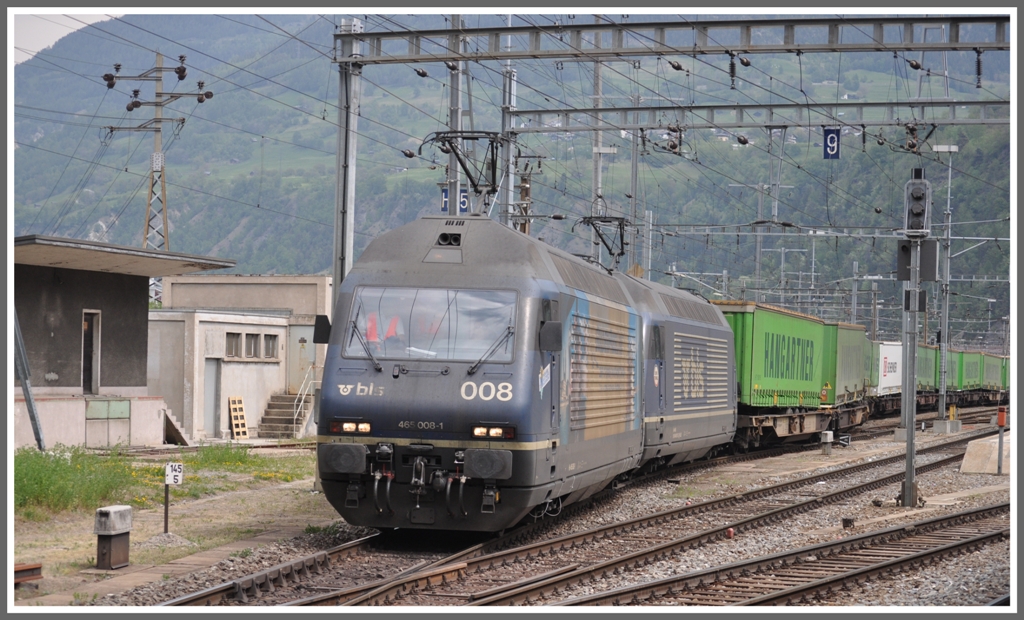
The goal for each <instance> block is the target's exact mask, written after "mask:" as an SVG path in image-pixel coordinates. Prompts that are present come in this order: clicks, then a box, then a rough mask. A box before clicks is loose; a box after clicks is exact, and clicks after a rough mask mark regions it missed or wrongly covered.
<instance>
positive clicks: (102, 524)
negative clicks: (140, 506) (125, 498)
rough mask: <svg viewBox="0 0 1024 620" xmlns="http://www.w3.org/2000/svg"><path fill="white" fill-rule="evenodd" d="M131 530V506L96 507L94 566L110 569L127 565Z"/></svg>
mask: <svg viewBox="0 0 1024 620" xmlns="http://www.w3.org/2000/svg"><path fill="white" fill-rule="evenodd" d="M131 530H132V507H131V506H104V507H103V508H97V509H96V522H95V527H94V528H93V531H94V532H95V534H96V568H98V569H100V570H112V569H115V568H121V567H124V566H128V548H129V537H130V535H131Z"/></svg>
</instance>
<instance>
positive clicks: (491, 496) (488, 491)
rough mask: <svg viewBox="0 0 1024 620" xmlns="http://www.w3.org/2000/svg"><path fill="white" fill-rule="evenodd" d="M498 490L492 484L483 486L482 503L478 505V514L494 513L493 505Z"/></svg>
mask: <svg viewBox="0 0 1024 620" xmlns="http://www.w3.org/2000/svg"><path fill="white" fill-rule="evenodd" d="M497 497H498V489H496V488H495V487H494V485H493V484H488V485H486V486H484V496H483V502H482V503H481V505H480V512H482V513H484V514H493V513H494V503H495V502H496V501H497Z"/></svg>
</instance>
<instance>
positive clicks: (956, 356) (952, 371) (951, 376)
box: [935, 349, 960, 393]
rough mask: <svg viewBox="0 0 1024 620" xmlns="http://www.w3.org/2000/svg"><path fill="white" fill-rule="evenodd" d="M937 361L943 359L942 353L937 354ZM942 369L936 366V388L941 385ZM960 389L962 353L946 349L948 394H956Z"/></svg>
mask: <svg viewBox="0 0 1024 620" xmlns="http://www.w3.org/2000/svg"><path fill="white" fill-rule="evenodd" d="M936 359H938V360H941V359H942V352H941V351H940V352H939V353H937V354H936ZM941 380H942V367H941V366H940V365H939V364H938V362H936V364H935V386H936V389H937V388H938V386H939V385H941V383H940V381H941ZM959 389H960V352H959V351H954V350H953V349H946V392H947V393H948V392H956V391H957V390H959Z"/></svg>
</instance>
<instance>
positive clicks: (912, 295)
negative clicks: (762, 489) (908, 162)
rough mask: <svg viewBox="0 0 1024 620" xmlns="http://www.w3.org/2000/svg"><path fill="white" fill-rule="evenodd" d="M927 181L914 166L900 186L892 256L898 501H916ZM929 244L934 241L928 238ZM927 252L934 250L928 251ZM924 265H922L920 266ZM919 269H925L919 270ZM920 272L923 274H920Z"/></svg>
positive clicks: (931, 267) (929, 272)
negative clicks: (898, 345) (896, 313)
mask: <svg viewBox="0 0 1024 620" xmlns="http://www.w3.org/2000/svg"><path fill="white" fill-rule="evenodd" d="M931 202H932V189H931V184H930V183H928V181H926V180H925V178H924V169H923V168H914V170H913V172H912V174H911V179H910V180H909V181H907V184H906V185H905V186H904V206H905V210H906V219H905V223H904V226H903V234H904V236H905V237H906V240H905V241H903V240H901V241H900V242H899V247H898V251H897V257H896V274H897V278H898V279H900V280H904V281H905V284H904V286H903V388H902V390H903V402H902V407H901V409H902V411H903V415H902V421H903V427H904V429H905V430H906V434H907V470H906V477H905V478H904V480H903V490H902V493H901V494H900V496H901V498H902V505H903V506H905V507H913V506H916V505H917V500H918V498H917V482H916V480H915V479H914V433H915V430H916V429H915V428H914V427H915V425H916V418H917V313H918V312H924V311H925V310H926V299H925V291H924V290H923V289H922V288H921V280H922V279H925V280H929V279H931V280H934V279H935V277H936V275H937V274H936V273H935V271H936V269H937V267H938V265H937V262H935V261H931V263H934V264H925V265H922V261H921V254H922V253H921V246H922V243H929V242H928V241H926V238H927V237H928V233H929V229H930V228H931ZM930 243H931V245H934V244H935V241H931V242H930ZM928 253H929V255H931V254H934V252H928ZM922 268H924V269H922ZM922 271H925V272H926V273H924V274H922ZM922 276H924V277H922Z"/></svg>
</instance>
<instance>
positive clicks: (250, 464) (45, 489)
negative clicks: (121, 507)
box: [14, 444, 316, 521]
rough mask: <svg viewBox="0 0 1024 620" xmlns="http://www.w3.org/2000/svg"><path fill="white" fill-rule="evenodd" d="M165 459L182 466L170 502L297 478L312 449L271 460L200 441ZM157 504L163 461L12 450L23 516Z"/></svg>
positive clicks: (305, 472) (308, 466)
mask: <svg viewBox="0 0 1024 620" xmlns="http://www.w3.org/2000/svg"><path fill="white" fill-rule="evenodd" d="M167 460H168V461H172V460H175V461H180V462H182V463H184V465H185V480H184V483H183V484H181V485H176V486H172V487H171V501H174V500H177V499H198V498H200V497H204V496H208V495H212V494H215V493H220V492H225V491H234V490H238V489H239V488H241V487H243V486H250V485H257V486H259V485H261V484H263V483H267V482H270V483H283V482H291V481H294V480H299V479H302V478H306V477H309V476H311V475H312V474H313V469H314V467H315V461H316V459H315V455H314V454H313V452H308V453H305V452H304V453H300V454H291V455H288V456H280V457H272V456H267V455H265V454H258V453H255V452H254V451H252V450H250V449H249V447H248V446H244V445H239V444H217V445H206V446H200V447H199V449H198V450H196V451H194V452H179V453H178V454H177V455H174V454H173V453H171V454H169V455H168V459H167ZM163 502H164V464H163V463H152V462H140V463H135V462H133V461H132V459H130V458H129V457H128V456H127V455H125V454H123V453H120V452H118V451H117V450H116V449H115V450H114V451H112V452H111V454H110V455H109V456H100V455H98V454H94V453H92V452H90V451H88V450H86V449H84V448H81V447H70V448H69V447H64V446H56V447H55V448H54V449H53V450H50V451H48V452H39V451H38V450H36V449H35V448H31V447H26V448H21V449H19V450H17V451H16V452H15V454H14V506H15V511H16V514H17V515H18V516H19V517H21V518H24V519H27V520H31V521H43V520H46V519H48V518H50V517H52V516H53V515H55V514H59V513H63V512H78V511H80V512H90V511H93V510H95V509H96V508H97V507H99V506H108V505H112V504H128V505H131V506H133V507H136V508H155V507H158V506H161V505H163Z"/></svg>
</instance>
